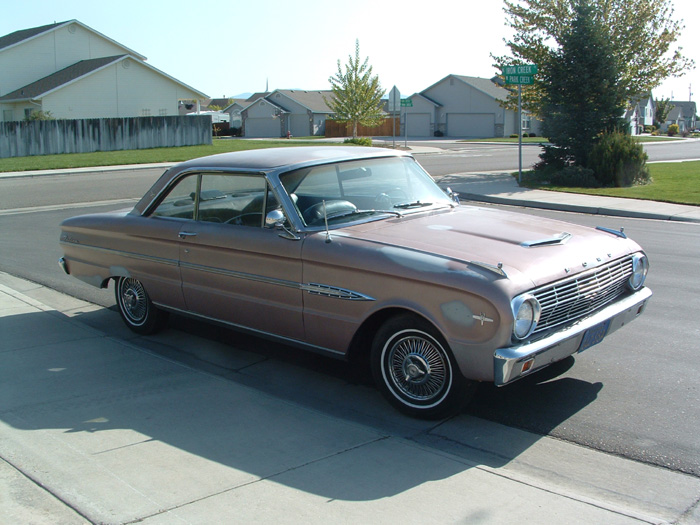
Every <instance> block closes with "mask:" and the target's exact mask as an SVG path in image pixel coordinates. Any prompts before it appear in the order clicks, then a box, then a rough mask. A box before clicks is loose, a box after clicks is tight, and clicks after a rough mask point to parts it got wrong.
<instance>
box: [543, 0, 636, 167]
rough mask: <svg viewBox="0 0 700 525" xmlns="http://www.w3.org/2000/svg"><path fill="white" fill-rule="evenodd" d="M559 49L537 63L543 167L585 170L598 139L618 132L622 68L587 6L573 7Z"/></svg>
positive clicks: (622, 103)
mask: <svg viewBox="0 0 700 525" xmlns="http://www.w3.org/2000/svg"><path fill="white" fill-rule="evenodd" d="M560 40H561V48H560V49H558V50H556V51H550V52H549V53H548V54H547V55H545V57H543V59H542V62H541V63H542V64H543V65H544V66H545V67H543V68H542V69H543V73H542V75H541V79H542V89H541V92H542V102H541V105H542V110H541V112H540V114H541V116H542V117H543V128H542V131H543V134H544V135H545V136H546V137H548V138H549V140H550V142H551V143H552V146H548V147H547V148H546V150H545V153H544V154H543V157H542V159H543V161H544V164H550V165H551V164H557V165H559V166H566V165H570V164H573V165H578V166H584V167H585V166H586V165H587V161H588V156H589V154H590V152H591V150H592V148H593V146H594V145H595V143H596V141H597V140H598V138H599V136H600V135H601V133H604V132H610V131H613V130H615V129H618V128H619V127H620V125H621V119H620V117H621V116H622V114H623V112H624V109H625V93H624V90H623V88H622V87H621V85H620V76H621V75H622V73H621V67H620V65H619V62H618V59H617V56H616V55H615V51H614V49H613V46H612V44H611V42H610V38H609V33H608V29H607V28H606V27H604V26H602V25H601V22H600V21H599V20H597V19H596V18H595V16H594V14H593V11H592V9H591V7H590V6H589V5H587V4H586V3H585V2H584V1H581V2H580V3H579V4H578V5H577V6H576V13H575V18H574V20H573V22H572V25H571V28H570V29H569V30H568V31H565V32H564V33H562V35H561V37H560Z"/></svg>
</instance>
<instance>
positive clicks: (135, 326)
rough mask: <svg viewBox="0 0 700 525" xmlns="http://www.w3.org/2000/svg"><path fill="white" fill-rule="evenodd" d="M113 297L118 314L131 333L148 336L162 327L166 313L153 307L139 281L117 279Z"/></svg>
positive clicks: (128, 278) (123, 278)
mask: <svg viewBox="0 0 700 525" xmlns="http://www.w3.org/2000/svg"><path fill="white" fill-rule="evenodd" d="M114 296H115V299H116V300H117V308H118V309H119V314H120V315H121V316H122V319H123V320H124V323H126V326H128V327H129V328H130V329H131V330H132V331H134V332H136V333H137V334H141V335H148V334H153V333H155V332H157V331H158V330H160V329H161V328H162V327H163V324H164V323H165V320H166V313H165V312H163V311H162V310H159V309H158V308H156V307H155V306H154V304H153V303H152V302H151V298H150V297H149V296H148V292H146V288H145V287H144V286H143V283H141V281H139V280H137V279H133V278H131V277H119V278H117V279H116V281H115V286H114Z"/></svg>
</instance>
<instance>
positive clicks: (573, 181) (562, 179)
mask: <svg viewBox="0 0 700 525" xmlns="http://www.w3.org/2000/svg"><path fill="white" fill-rule="evenodd" d="M549 182H550V184H552V185H554V186H568V187H569V188H600V182H599V181H598V179H596V178H595V173H594V172H593V170H591V169H588V168H584V167H582V166H567V167H566V168H564V169H562V170H559V171H557V172H555V173H553V174H552V175H551V176H550V177H549Z"/></svg>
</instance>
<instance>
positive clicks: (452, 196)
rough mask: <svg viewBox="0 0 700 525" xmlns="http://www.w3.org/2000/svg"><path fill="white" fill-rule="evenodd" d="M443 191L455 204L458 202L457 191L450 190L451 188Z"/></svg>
mask: <svg viewBox="0 0 700 525" xmlns="http://www.w3.org/2000/svg"><path fill="white" fill-rule="evenodd" d="M445 193H446V194H447V196H448V197H449V198H450V199H452V201H453V202H454V203H455V204H459V193H457V192H454V191H452V189H451V188H447V189H446V190H445Z"/></svg>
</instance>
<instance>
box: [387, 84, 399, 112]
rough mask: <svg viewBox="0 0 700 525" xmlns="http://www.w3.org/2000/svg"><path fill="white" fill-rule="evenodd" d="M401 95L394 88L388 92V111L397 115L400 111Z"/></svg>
mask: <svg viewBox="0 0 700 525" xmlns="http://www.w3.org/2000/svg"><path fill="white" fill-rule="evenodd" d="M400 104H401V93H399V90H398V88H397V87H396V86H394V87H393V88H392V90H391V91H390V92H389V111H391V112H392V113H397V112H399V111H400V110H401V106H400Z"/></svg>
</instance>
